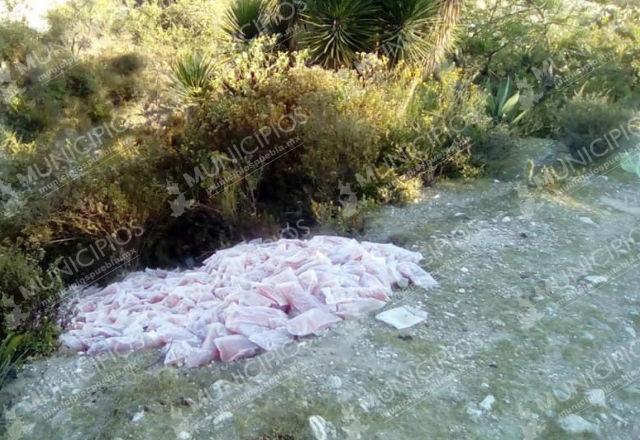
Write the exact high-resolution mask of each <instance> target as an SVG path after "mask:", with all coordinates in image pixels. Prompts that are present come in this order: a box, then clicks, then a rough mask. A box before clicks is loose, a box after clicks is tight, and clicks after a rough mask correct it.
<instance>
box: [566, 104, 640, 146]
mask: <svg viewBox="0 0 640 440" xmlns="http://www.w3.org/2000/svg"><path fill="white" fill-rule="evenodd" d="M632 116H633V112H632V111H631V110H629V109H626V108H624V107H623V106H622V105H620V104H615V103H613V102H611V99H610V98H608V97H606V96H603V95H588V94H585V95H576V96H575V97H574V98H572V99H571V100H570V101H569V102H568V103H567V105H566V106H565V107H564V108H562V109H561V110H560V112H559V113H558V117H557V122H556V124H557V130H558V133H559V136H560V138H561V139H562V140H563V142H564V143H565V144H566V145H567V146H568V147H569V149H570V151H571V152H572V153H573V154H577V153H578V152H579V151H580V150H582V149H588V148H589V147H590V146H591V144H592V143H593V142H594V141H596V140H598V139H600V138H603V137H604V136H606V135H608V133H609V131H610V130H612V129H615V128H618V129H619V128H621V127H622V126H625V125H627V123H628V121H629V120H630V119H631V117H632ZM597 149H598V150H601V149H602V147H598V148H597ZM596 153H598V152H597V151H596Z"/></svg>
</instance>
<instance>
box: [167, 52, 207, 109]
mask: <svg viewBox="0 0 640 440" xmlns="http://www.w3.org/2000/svg"><path fill="white" fill-rule="evenodd" d="M213 72H214V66H213V62H212V61H211V59H209V58H207V57H206V56H203V55H199V54H189V55H185V56H183V57H182V58H180V59H179V60H178V61H177V62H176V63H175V64H174V65H173V84H174V87H175V89H176V91H177V92H178V94H179V95H180V96H181V97H182V98H184V99H187V100H189V99H198V98H201V97H202V96H203V95H204V93H205V92H206V91H207V88H208V87H209V84H210V82H211V78H212V76H213Z"/></svg>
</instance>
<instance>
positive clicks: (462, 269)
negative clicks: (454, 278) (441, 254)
mask: <svg viewBox="0 0 640 440" xmlns="http://www.w3.org/2000/svg"><path fill="white" fill-rule="evenodd" d="M460 272H464V273H469V269H467V268H466V267H461V268H460Z"/></svg>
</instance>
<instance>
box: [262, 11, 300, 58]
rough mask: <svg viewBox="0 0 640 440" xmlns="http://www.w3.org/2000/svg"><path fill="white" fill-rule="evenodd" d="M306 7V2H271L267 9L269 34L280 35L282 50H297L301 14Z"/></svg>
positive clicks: (279, 41) (279, 40)
mask: <svg viewBox="0 0 640 440" xmlns="http://www.w3.org/2000/svg"><path fill="white" fill-rule="evenodd" d="M306 7H307V6H306V2H305V1H304V0H270V1H269V3H268V8H267V22H268V28H269V32H270V33H274V34H278V35H279V38H278V43H279V45H280V47H281V48H283V49H288V50H295V48H296V34H297V31H298V30H299V29H298V28H299V24H300V20H301V13H302V12H303V11H304V10H305V9H306Z"/></svg>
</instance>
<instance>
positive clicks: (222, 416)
mask: <svg viewBox="0 0 640 440" xmlns="http://www.w3.org/2000/svg"><path fill="white" fill-rule="evenodd" d="M232 418H233V413H231V412H229V411H225V412H223V413H220V415H219V416H218V417H216V418H215V419H213V424H214V425H219V424H220V423H223V422H225V421H227V420H230V419H232Z"/></svg>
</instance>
